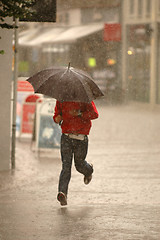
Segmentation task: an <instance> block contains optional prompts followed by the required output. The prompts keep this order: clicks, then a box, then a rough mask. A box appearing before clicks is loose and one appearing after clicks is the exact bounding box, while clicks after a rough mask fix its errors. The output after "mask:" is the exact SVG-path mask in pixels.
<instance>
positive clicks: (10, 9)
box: [0, 0, 35, 29]
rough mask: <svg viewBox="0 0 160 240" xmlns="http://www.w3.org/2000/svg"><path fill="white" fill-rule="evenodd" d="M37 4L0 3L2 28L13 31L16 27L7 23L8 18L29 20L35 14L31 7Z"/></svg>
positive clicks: (24, 0)
mask: <svg viewBox="0 0 160 240" xmlns="http://www.w3.org/2000/svg"><path fill="white" fill-rule="evenodd" d="M34 4H35V0H1V1H0V28H7V29H11V28H14V27H18V26H15V24H14V22H13V24H8V23H6V22H5V19H6V17H13V20H14V19H16V18H27V19H29V18H30V17H31V16H32V15H33V14H34V12H33V10H31V7H32V6H33V5H34Z"/></svg>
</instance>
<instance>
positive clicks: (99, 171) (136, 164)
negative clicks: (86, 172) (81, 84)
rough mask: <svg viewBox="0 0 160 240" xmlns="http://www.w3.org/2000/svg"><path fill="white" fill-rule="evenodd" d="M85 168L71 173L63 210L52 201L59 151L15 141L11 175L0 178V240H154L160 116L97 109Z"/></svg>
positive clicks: (159, 203) (159, 218)
mask: <svg viewBox="0 0 160 240" xmlns="http://www.w3.org/2000/svg"><path fill="white" fill-rule="evenodd" d="M97 107H98V110H99V113H100V117H99V119H98V120H95V121H93V127H92V130H91V134H90V137H89V152H88V157H87V160H88V162H92V163H93V165H94V169H95V171H94V175H93V180H92V182H91V183H90V184H89V185H88V186H87V185H84V183H83V176H82V175H80V174H79V173H78V172H76V170H75V168H74V166H73V169H72V179H71V182H70V186H69V194H68V205H67V206H66V207H61V206H60V205H59V203H58V202H57V200H56V195H57V184H58V178H59V172H60V169H61V162H60V155H59V150H58V149H55V150H53V151H51V152H49V153H47V155H46V153H44V152H41V153H40V157H39V158H38V155H37V152H33V151H32V150H31V148H30V141H26V140H23V139H22V140H21V141H18V140H17V144H16V169H15V171H9V172H1V173H0V240H35V239H36V240H37V239H38V240H61V239H64V240H86V239H89V240H94V239H95V240H101V239H103V240H104V239H105V240H159V239H160V110H153V111H151V110H149V109H146V110H145V109H144V108H143V107H139V108H138V109H137V108H136V107H135V106H127V105H126V106H107V105H104V104H103V105H100V103H99V102H98V103H97Z"/></svg>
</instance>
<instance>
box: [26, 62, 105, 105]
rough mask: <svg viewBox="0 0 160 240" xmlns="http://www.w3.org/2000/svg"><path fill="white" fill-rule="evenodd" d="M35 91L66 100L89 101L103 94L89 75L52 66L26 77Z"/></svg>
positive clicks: (67, 68) (72, 69)
mask: <svg viewBox="0 0 160 240" xmlns="http://www.w3.org/2000/svg"><path fill="white" fill-rule="evenodd" d="M27 81H28V82H29V83H31V84H32V86H33V88H34V91H35V93H41V94H44V95H46V96H49V97H52V98H55V99H57V100H59V101H66V102H91V101H92V100H94V99H96V98H99V97H102V96H104V95H103V93H102V92H101V90H100V89H99V87H98V86H97V85H96V83H95V82H94V81H93V79H92V78H91V76H90V75H89V74H88V73H86V72H84V71H82V70H79V69H76V68H73V67H70V64H69V66H68V67H57V68H56V67H53V68H49V69H44V70H42V71H40V72H38V73H37V74H35V75H33V76H32V77H30V78H29V79H27Z"/></svg>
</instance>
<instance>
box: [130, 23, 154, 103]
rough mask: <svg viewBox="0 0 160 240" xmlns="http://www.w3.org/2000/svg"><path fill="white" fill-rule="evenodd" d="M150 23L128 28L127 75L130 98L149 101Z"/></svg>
mask: <svg viewBox="0 0 160 240" xmlns="http://www.w3.org/2000/svg"><path fill="white" fill-rule="evenodd" d="M148 29H149V25H147V24H145V25H144V24H143V25H131V26H128V29H127V39H128V52H127V53H128V54H127V77H128V93H129V94H128V97H129V99H130V100H134V101H140V102H149V89H150V33H149V31H148Z"/></svg>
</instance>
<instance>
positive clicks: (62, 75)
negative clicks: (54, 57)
mask: <svg viewBox="0 0 160 240" xmlns="http://www.w3.org/2000/svg"><path fill="white" fill-rule="evenodd" d="M61 71H62V70H60V71H58V72H56V73H55V74H54V76H55V75H57V74H59V73H60V72H61ZM65 72H66V71H65ZM63 75H64V73H62V76H61V77H60V79H61V78H62V77H63ZM50 78H52V76H50V77H49V78H47V79H45V81H44V82H43V83H42V84H41V85H40V86H39V87H38V88H37V90H36V91H35V92H37V91H38V89H39V88H40V87H43V85H44V84H45V82H46V81H48V80H49V79H50Z"/></svg>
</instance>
